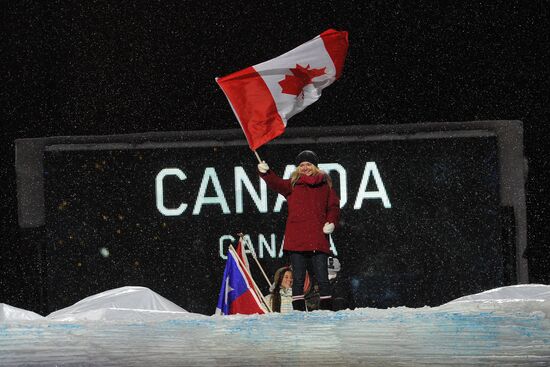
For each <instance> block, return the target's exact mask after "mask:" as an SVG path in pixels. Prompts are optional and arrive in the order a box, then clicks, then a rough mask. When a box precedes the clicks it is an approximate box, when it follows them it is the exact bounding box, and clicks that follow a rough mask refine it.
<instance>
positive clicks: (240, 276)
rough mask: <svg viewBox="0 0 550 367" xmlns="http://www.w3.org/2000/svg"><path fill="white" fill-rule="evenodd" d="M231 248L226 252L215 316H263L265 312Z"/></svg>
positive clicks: (246, 273)
mask: <svg viewBox="0 0 550 367" xmlns="http://www.w3.org/2000/svg"><path fill="white" fill-rule="evenodd" d="M237 256H238V255H237V253H236V252H235V249H234V248H233V246H230V247H229V250H228V252H227V263H226V265H225V271H224V273H223V280H222V286H221V289H220V295H219V297H218V305H217V307H216V313H215V314H216V315H233V314H245V315H250V314H263V313H266V310H265V309H264V307H263V306H262V305H261V301H260V300H259V298H258V296H257V295H256V293H255V292H254V290H253V285H252V284H250V281H249V277H250V276H249V275H248V272H247V271H246V270H245V269H243V268H242V266H241V265H240V264H239V260H238V259H237Z"/></svg>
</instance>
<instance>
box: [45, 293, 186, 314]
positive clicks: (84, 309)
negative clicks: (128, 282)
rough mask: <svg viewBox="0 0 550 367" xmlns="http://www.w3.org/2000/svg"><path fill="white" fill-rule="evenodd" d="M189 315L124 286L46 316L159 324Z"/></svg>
mask: <svg viewBox="0 0 550 367" xmlns="http://www.w3.org/2000/svg"><path fill="white" fill-rule="evenodd" d="M187 314H189V313H188V312H187V311H186V310H184V309H183V308H181V307H179V306H178V305H176V304H175V303H173V302H171V301H169V300H167V299H166V298H164V297H162V296H160V295H159V294H157V293H155V292H153V291H152V290H150V289H149V288H145V287H135V286H127V287H121V288H116V289H111V290H108V291H105V292H102V293H98V294H95V295H93V296H90V297H87V298H84V299H83V300H81V301H79V302H77V303H75V304H74V305H72V306H69V307H66V308H63V309H61V310H58V311H55V312H52V313H51V314H49V315H48V316H46V318H47V319H49V320H58V321H98V320H113V321H115V320H116V321H160V320H167V319H173V318H179V317H181V316H185V315H187Z"/></svg>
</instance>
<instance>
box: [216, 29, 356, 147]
mask: <svg viewBox="0 0 550 367" xmlns="http://www.w3.org/2000/svg"><path fill="white" fill-rule="evenodd" d="M347 50H348V33H347V32H345V31H336V30H334V29H329V30H326V31H325V32H323V33H321V34H320V35H318V36H317V37H315V38H314V39H312V40H310V41H308V42H306V43H304V44H302V45H300V46H298V47H296V48H295V49H293V50H291V51H289V52H287V53H285V54H283V55H281V56H279V57H276V58H274V59H271V60H268V61H266V62H263V63H260V64H257V65H254V66H250V67H248V68H246V69H243V70H240V71H237V72H235V73H232V74H229V75H227V76H224V77H221V78H216V82H217V83H218V85H219V86H220V88H221V89H222V90H223V92H224V93H225V96H226V97H227V99H228V101H229V104H230V105H231V108H232V109H233V112H234V113H235V116H236V117H237V120H238V121H239V123H240V125H241V127H242V129H243V131H244V134H245V136H246V139H247V140H248V144H249V146H250V149H252V150H256V149H257V148H258V147H260V146H262V145H263V144H265V143H267V142H269V141H270V140H272V139H274V138H276V137H277V136H279V135H281V134H282V133H283V132H284V130H285V128H286V125H287V121H288V119H289V118H291V117H292V116H294V115H295V114H297V113H299V112H301V111H303V110H304V109H305V108H306V107H307V106H309V105H311V104H312V103H314V102H315V101H317V100H318V99H319V98H320V97H321V91H322V90H323V89H324V88H326V87H328V86H329V85H330V84H332V83H333V82H334V81H335V80H336V79H338V78H339V77H340V75H341V74H342V69H343V67H344V60H345V58H346V55H347Z"/></svg>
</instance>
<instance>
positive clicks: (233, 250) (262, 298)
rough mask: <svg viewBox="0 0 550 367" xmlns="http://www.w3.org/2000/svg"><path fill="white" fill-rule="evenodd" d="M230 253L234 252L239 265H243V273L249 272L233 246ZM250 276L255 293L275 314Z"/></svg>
mask: <svg viewBox="0 0 550 367" xmlns="http://www.w3.org/2000/svg"><path fill="white" fill-rule="evenodd" d="M229 251H232V252H234V255H235V258H236V259H237V261H238V262H239V264H240V265H241V267H242V268H243V271H246V272H248V270H246V266H245V265H244V263H243V261H242V260H241V258H240V257H239V256H237V251H235V248H234V247H233V245H229ZM248 275H249V276H250V280H251V281H252V286H253V287H254V291H255V292H256V295H259V296H260V299H261V300H262V302H263V303H264V305H265V306H266V307H267V310H268V311H269V312H273V311H271V307H269V305H268V304H267V301H266V300H265V297H264V295H263V294H262V292H260V288H259V287H258V285H257V284H256V282H255V281H254V278H252V275H251V274H250V273H249V274H248Z"/></svg>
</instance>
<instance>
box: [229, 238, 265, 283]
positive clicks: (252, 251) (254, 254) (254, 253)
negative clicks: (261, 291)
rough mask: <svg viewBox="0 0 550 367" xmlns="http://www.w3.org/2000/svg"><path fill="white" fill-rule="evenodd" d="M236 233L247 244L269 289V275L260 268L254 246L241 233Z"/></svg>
mask: <svg viewBox="0 0 550 367" xmlns="http://www.w3.org/2000/svg"><path fill="white" fill-rule="evenodd" d="M237 235H238V236H239V237H240V238H241V241H242V242H244V243H245V244H246V246H248V248H249V250H250V253H251V254H252V257H253V258H254V260H255V261H256V264H258V267H259V268H260V270H261V271H262V274H263V275H264V278H265V280H266V281H267V284H269V289H271V286H272V285H271V282H270V281H269V277H268V276H267V275H266V274H265V271H264V268H262V266H261V265H260V262H259V261H258V258H257V257H256V251H254V247H252V245H251V244H250V242H248V241H247V240H246V238H245V237H244V234H243V233H237Z"/></svg>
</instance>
